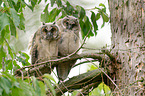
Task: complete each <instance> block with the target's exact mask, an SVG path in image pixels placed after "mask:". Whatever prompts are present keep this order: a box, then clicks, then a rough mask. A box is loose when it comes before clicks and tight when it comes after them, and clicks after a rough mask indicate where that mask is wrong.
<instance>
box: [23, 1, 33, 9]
mask: <svg viewBox="0 0 145 96" xmlns="http://www.w3.org/2000/svg"><path fill="white" fill-rule="evenodd" d="M22 1H23V3H24V4H25V5H26V6H27V7H28V8H30V9H31V10H32V11H33V7H32V6H30V5H28V4H27V3H26V2H25V1H24V0H22ZM24 7H25V6H23V8H24Z"/></svg>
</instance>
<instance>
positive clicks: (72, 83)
mask: <svg viewBox="0 0 145 96" xmlns="http://www.w3.org/2000/svg"><path fill="white" fill-rule="evenodd" d="M102 70H103V69H102ZM101 73H102V72H101V71H100V70H99V69H96V70H93V71H89V72H87V73H83V74H80V75H77V76H74V77H72V78H70V79H69V80H67V81H65V82H62V83H61V84H59V85H58V86H55V91H56V95H57V96H60V95H61V94H62V92H63V93H65V92H67V91H72V90H77V89H82V88H85V87H86V88H90V86H91V85H93V86H92V87H93V89H94V88H96V87H97V86H98V85H99V84H100V83H101V82H102V76H101ZM103 78H104V80H106V79H105V78H106V76H105V75H103ZM105 82H106V81H105ZM47 94H48V95H49V94H50V93H49V92H48V93H47Z"/></svg>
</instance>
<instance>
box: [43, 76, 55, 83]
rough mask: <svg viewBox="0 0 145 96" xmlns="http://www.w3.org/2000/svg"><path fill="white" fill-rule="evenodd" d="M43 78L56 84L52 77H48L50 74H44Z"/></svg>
mask: <svg viewBox="0 0 145 96" xmlns="http://www.w3.org/2000/svg"><path fill="white" fill-rule="evenodd" d="M43 77H45V78H48V79H50V80H52V81H53V82H55V83H56V81H55V79H54V78H53V76H52V75H50V74H44V75H43Z"/></svg>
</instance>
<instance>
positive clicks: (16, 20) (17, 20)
mask: <svg viewBox="0 0 145 96" xmlns="http://www.w3.org/2000/svg"><path fill="white" fill-rule="evenodd" d="M10 15H11V19H12V20H13V22H14V25H15V26H16V27H17V26H18V25H19V24H20V18H19V16H18V14H17V12H16V11H15V9H13V8H11V9H10Z"/></svg>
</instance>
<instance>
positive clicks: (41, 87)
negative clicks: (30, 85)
mask: <svg viewBox="0 0 145 96" xmlns="http://www.w3.org/2000/svg"><path fill="white" fill-rule="evenodd" d="M39 87H40V89H41V96H46V90H45V85H44V83H43V82H42V81H39Z"/></svg>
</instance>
